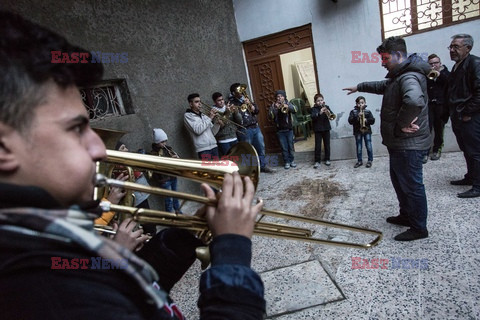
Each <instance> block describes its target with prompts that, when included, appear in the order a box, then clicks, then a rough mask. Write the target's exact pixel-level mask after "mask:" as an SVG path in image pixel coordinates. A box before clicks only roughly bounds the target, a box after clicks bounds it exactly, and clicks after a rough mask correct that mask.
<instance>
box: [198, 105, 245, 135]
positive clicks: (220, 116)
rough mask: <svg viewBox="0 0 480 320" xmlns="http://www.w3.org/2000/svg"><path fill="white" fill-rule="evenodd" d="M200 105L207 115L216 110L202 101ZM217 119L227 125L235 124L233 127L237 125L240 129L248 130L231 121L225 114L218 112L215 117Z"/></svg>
mask: <svg viewBox="0 0 480 320" xmlns="http://www.w3.org/2000/svg"><path fill="white" fill-rule="evenodd" d="M200 103H201V104H202V106H203V109H204V110H203V112H204V113H205V114H207V113H210V112H211V111H212V110H215V109H213V107H212V106H209V105H208V104H206V103H205V102H203V101H200ZM215 111H216V112H217V110H215ZM215 117H218V119H220V120H222V121H223V122H225V123H231V124H233V125H235V126H237V127H239V128H242V129H246V128H245V127H244V126H242V125H241V124H238V123H236V122H235V121H232V120H230V119H229V118H228V117H227V116H225V115H224V114H221V113H219V112H217V114H216V115H215ZM237 130H238V129H237Z"/></svg>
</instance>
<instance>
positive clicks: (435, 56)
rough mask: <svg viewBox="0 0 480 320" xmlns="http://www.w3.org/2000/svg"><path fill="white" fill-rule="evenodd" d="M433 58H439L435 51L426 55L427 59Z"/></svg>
mask: <svg viewBox="0 0 480 320" xmlns="http://www.w3.org/2000/svg"><path fill="white" fill-rule="evenodd" d="M435 58H438V59H440V57H439V56H437V55H436V54H435V53H432V54H431V55H429V56H428V58H427V60H432V59H435Z"/></svg>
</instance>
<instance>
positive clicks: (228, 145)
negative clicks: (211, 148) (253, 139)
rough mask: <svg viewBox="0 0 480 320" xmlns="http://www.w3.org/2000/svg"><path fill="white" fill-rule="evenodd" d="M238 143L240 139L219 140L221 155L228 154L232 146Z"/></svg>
mask: <svg viewBox="0 0 480 320" xmlns="http://www.w3.org/2000/svg"><path fill="white" fill-rule="evenodd" d="M237 143H238V140H235V141H230V142H217V145H218V151H219V153H220V156H224V155H226V154H227V152H228V150H230V148H231V147H233V146H234V145H236V144H237Z"/></svg>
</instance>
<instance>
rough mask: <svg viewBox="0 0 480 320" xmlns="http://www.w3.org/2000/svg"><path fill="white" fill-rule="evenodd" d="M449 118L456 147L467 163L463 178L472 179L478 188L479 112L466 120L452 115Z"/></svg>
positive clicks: (479, 188)
mask: <svg viewBox="0 0 480 320" xmlns="http://www.w3.org/2000/svg"><path fill="white" fill-rule="evenodd" d="M451 119H452V129H453V133H455V137H456V138H457V143H458V147H459V148H460V150H462V151H463V156H464V157H465V161H466V163H467V173H466V174H465V179H468V180H472V181H473V187H474V188H475V189H478V190H480V113H475V114H473V115H472V119H471V120H470V121H468V122H463V121H461V120H459V119H457V118H456V117H453V116H452V117H451Z"/></svg>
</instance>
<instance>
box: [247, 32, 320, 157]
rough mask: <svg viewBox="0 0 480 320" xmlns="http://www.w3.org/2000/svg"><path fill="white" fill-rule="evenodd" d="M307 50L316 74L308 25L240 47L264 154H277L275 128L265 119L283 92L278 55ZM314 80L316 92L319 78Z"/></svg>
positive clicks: (283, 86)
mask: <svg viewBox="0 0 480 320" xmlns="http://www.w3.org/2000/svg"><path fill="white" fill-rule="evenodd" d="M306 48H311V50H312V59H313V65H314V70H315V74H318V73H317V63H316V59H315V50H314V46H313V36H312V25H311V24H307V25H304V26H301V27H297V28H292V29H288V30H284V31H281V32H278V33H274V34H270V35H267V36H264V37H260V38H257V39H253V40H249V41H245V42H244V43H243V49H244V52H245V60H246V62H247V69H248V75H249V79H250V86H251V90H252V97H253V98H254V100H255V102H256V103H257V105H258V107H259V109H260V114H259V117H258V118H259V119H258V122H259V125H260V128H261V129H262V132H263V135H264V137H265V151H266V152H267V153H272V152H279V151H280V145H279V143H278V139H277V136H276V130H275V127H274V125H273V124H272V123H271V122H269V121H268V119H267V108H268V106H269V105H270V104H271V103H272V102H273V101H274V100H275V91H276V90H285V83H284V80H283V74H282V69H281V63H280V55H282V54H285V53H289V52H293V51H297V50H302V49H306ZM315 78H316V86H317V92H318V90H319V86H318V77H315Z"/></svg>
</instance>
